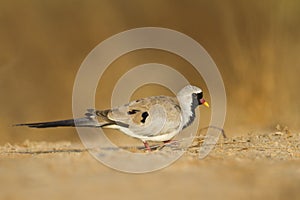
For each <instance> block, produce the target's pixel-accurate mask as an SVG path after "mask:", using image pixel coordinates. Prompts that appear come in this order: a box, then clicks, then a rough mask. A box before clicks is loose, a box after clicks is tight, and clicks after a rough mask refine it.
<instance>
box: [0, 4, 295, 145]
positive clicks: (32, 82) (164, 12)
mask: <svg viewBox="0 0 300 200" xmlns="http://www.w3.org/2000/svg"><path fill="white" fill-rule="evenodd" d="M299 13H300V2H299V1H293V0H287V1H282V0H281V1H280V0H265V1H246V0H240V1H236V0H229V1H226V2H225V1H220V0H211V1H206V0H199V1H192V0H189V1H179V0H168V1H167V0H164V1H161V0H154V1H139V0H127V1H122V0H106V1H104V0H101V1H79V0H64V1H58V0H52V1H40V0H29V1H22V0H21V1H16V0H15V1H0V76H1V78H0V90H1V98H0V106H1V112H0V120H1V125H0V131H1V132H0V143H1V144H3V143H6V142H20V141H23V140H25V139H30V140H48V141H55V140H71V141H75V140H78V137H77V135H76V131H75V129H67V128H66V129H55V130H30V129H26V128H19V127H18V128H16V127H11V125H12V124H14V123H20V122H34V121H48V120H56V119H64V118H70V117H71V116H72V108H71V103H72V102H71V101H72V89H73V82H74V79H75V76H76V72H77V70H78V68H79V66H80V64H81V62H82V61H83V60H84V58H85V57H86V56H87V54H88V53H89V52H90V51H91V50H92V49H93V48H94V47H95V46H96V45H97V44H99V43H100V42H101V41H103V40H104V39H106V38H108V37H110V36H112V35H114V34H116V33H119V32H121V31H125V30H128V29H131V28H136V27H144V26H157V27H165V28H170V29H174V30H177V31H180V32H182V33H184V34H187V35H189V36H190V37H192V38H194V39H195V40H196V41H198V42H199V43H200V44H201V45H202V46H203V47H204V48H205V49H206V50H207V51H208V53H209V54H210V55H211V57H212V58H213V59H214V61H215V62H216V64H217V66H218V67H219V70H220V71H221V74H222V76H223V79H224V83H225V87H226V90H227V95H228V112H227V121H226V125H225V130H227V133H228V134H229V135H237V134H244V133H247V132H251V131H259V130H266V129H271V128H272V127H274V126H275V125H276V124H277V123H280V124H283V125H287V126H289V127H290V128H291V129H294V130H299V113H300V103H299V97H300V95H299V89H298V87H299V84H300V81H299V74H300V56H299V50H300V37H299V35H300V14H299ZM147 62H160V63H163V64H168V65H170V66H173V67H174V68H176V69H178V70H179V71H180V72H182V73H184V74H185V75H186V76H187V77H188V78H189V79H190V81H191V83H193V84H196V85H199V86H201V87H203V88H205V85H203V84H204V83H203V81H202V80H201V78H200V77H199V76H198V75H195V73H194V71H193V69H190V68H191V66H190V65H189V64H188V63H186V62H185V61H184V60H182V59H180V58H179V57H178V56H175V55H172V54H169V53H166V52H159V51H156V52H155V51H154V50H153V51H150V50H149V51H140V52H136V54H134V53H131V54H128V55H125V56H123V57H121V58H120V59H118V60H116V61H115V62H114V63H113V64H112V66H111V68H110V69H109V70H107V72H106V73H105V76H104V77H103V79H102V80H101V81H100V83H99V91H101V92H99V93H97V99H99V101H98V102H100V99H101V103H99V105H97V106H99V108H104V107H106V106H109V99H110V94H111V90H112V88H113V84H114V83H115V82H116V80H117V78H118V77H120V75H121V74H122V73H124V72H126V71H127V70H128V69H130V68H132V67H133V66H136V65H137V64H142V63H147ZM202 85H203V86H202ZM146 88H147V91H148V93H147V92H144V93H143V92H142V91H143V90H139V91H141V94H140V96H143V95H147V94H156V93H158V94H159V93H164V92H166V90H163V89H162V88H159V87H157V86H153V87H148V86H147V87H146ZM153 91H155V92H153ZM137 96H139V95H137ZM202 111H203V112H204V115H202V118H203V119H204V121H205V122H206V121H208V120H209V112H208V111H204V109H203V110H201V112H202ZM203 125H205V124H203Z"/></svg>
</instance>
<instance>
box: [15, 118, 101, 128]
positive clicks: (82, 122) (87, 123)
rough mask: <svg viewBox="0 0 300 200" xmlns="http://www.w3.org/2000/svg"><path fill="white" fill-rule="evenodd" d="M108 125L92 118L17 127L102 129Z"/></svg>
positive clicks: (27, 124) (26, 124)
mask: <svg viewBox="0 0 300 200" xmlns="http://www.w3.org/2000/svg"><path fill="white" fill-rule="evenodd" d="M104 125H106V124H100V123H99V122H98V121H97V120H95V119H92V118H87V117H85V118H78V119H68V120H60V121H52V122H37V123H25V124H15V126H28V127H30V128H53V127H75V126H76V127H102V126H104Z"/></svg>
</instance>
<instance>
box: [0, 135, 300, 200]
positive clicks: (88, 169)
mask: <svg viewBox="0 0 300 200" xmlns="http://www.w3.org/2000/svg"><path fill="white" fill-rule="evenodd" d="M200 144H201V140H195V141H194V142H193V145H192V146H191V147H190V148H189V149H187V151H186V153H185V154H184V156H183V157H182V158H180V159H179V160H178V161H176V162H175V163H174V164H173V165H171V166H169V167H167V168H165V169H162V170H159V171H156V172H152V173H146V174H127V173H122V172H118V171H115V170H113V169H110V168H108V167H106V166H104V165H103V164H101V163H100V162H98V161H96V160H95V159H94V158H93V157H92V156H91V155H90V154H89V153H88V152H87V151H86V150H85V149H84V147H83V146H82V145H81V144H72V143H70V142H58V143H47V142H32V141H25V142H24V143H22V144H15V145H11V144H6V145H4V146H2V147H0V150H1V154H0V180H1V182H0V187H1V193H0V199H83V198H89V199H161V198H162V197H164V198H166V197H168V199H171V198H172V199H299V198H300V192H299V187H300V133H291V132H289V131H288V130H278V131H277V132H272V133H264V134H262V133H260V134H257V133H253V134H249V135H247V136H243V137H232V138H226V139H223V138H221V139H220V141H219V143H218V144H217V145H216V147H215V149H214V150H213V151H212V152H211V153H210V155H209V156H208V157H206V158H205V159H203V160H199V159H198V149H199V145H200Z"/></svg>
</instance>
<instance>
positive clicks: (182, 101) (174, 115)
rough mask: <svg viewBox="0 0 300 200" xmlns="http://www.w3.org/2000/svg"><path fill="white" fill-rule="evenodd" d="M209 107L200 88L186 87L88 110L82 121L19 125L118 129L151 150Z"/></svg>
mask: <svg viewBox="0 0 300 200" xmlns="http://www.w3.org/2000/svg"><path fill="white" fill-rule="evenodd" d="M200 105H204V106H206V107H209V104H208V103H207V101H205V99H204V98H203V91H202V90H201V89H200V88H199V87H196V86H193V85H187V86H185V87H183V88H182V89H181V90H180V91H179V92H178V93H177V94H176V97H171V96H163V95H160V96H150V97H146V98H142V99H137V100H134V101H131V102H129V103H127V104H125V105H121V106H117V107H114V108H111V109H105V110H96V109H87V112H86V113H85V116H84V117H82V118H76V119H68V120H59V121H50V122H37V123H23V124H15V126H27V127H30V128H53V127H93V128H110V129H117V130H119V131H121V132H123V133H124V134H126V135H128V136H130V137H133V138H136V139H139V140H141V141H142V142H143V144H144V146H145V149H146V150H148V151H151V147H150V146H149V144H148V142H149V141H152V142H164V143H167V142H169V141H171V140H172V138H173V137H175V136H176V135H177V134H178V133H180V132H181V131H182V130H183V129H185V128H186V127H188V126H190V125H191V124H192V123H193V121H194V120H195V117H196V116H195V109H196V108H197V107H198V106H200Z"/></svg>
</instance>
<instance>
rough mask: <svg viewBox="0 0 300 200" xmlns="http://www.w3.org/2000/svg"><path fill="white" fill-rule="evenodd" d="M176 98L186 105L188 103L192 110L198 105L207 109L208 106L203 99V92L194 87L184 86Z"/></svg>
mask: <svg viewBox="0 0 300 200" xmlns="http://www.w3.org/2000/svg"><path fill="white" fill-rule="evenodd" d="M177 97H179V98H180V99H181V100H183V101H186V102H187V103H190V104H191V105H192V107H193V108H196V107H197V106H199V105H204V106H206V107H209V104H208V103H207V102H206V101H205V99H204V98H203V91H202V90H201V89H200V88H198V87H196V86H192V85H187V86H185V87H184V88H182V89H181V90H180V91H179V92H178V94H177Z"/></svg>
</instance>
